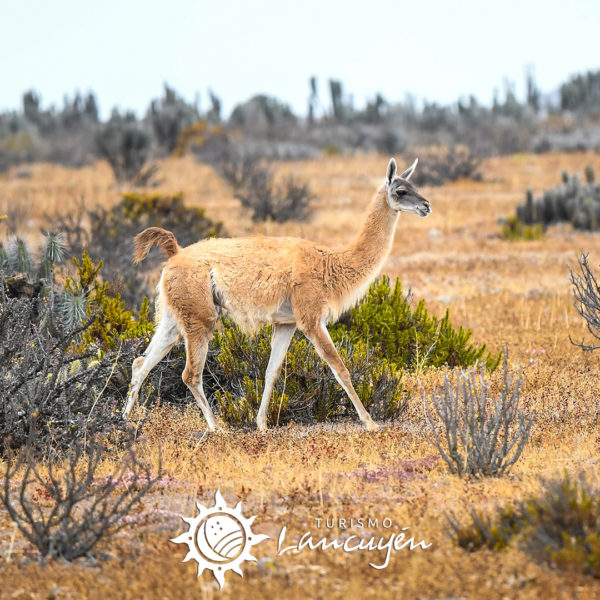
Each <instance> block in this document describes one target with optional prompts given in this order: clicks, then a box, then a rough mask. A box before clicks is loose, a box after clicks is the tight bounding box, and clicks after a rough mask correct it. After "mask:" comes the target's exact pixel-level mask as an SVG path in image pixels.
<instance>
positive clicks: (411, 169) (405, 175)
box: [400, 158, 419, 179]
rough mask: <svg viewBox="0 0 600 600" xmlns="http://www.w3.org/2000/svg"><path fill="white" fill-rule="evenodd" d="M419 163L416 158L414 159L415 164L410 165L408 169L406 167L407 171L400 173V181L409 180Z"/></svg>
mask: <svg viewBox="0 0 600 600" xmlns="http://www.w3.org/2000/svg"><path fill="white" fill-rule="evenodd" d="M418 162H419V159H418V158H415V162H414V163H413V164H412V165H410V167H408V169H406V171H404V173H402V175H400V177H401V178H402V179H410V176H411V175H412V174H413V173H414V172H415V169H416V168H417V163H418Z"/></svg>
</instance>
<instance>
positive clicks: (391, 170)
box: [385, 158, 397, 184]
mask: <svg viewBox="0 0 600 600" xmlns="http://www.w3.org/2000/svg"><path fill="white" fill-rule="evenodd" d="M396 169H397V167H396V161H395V160H394V159H393V158H390V162H389V163H388V168H387V173H386V175H385V180H386V182H387V183H388V184H390V183H392V180H393V179H394V175H395V174H396Z"/></svg>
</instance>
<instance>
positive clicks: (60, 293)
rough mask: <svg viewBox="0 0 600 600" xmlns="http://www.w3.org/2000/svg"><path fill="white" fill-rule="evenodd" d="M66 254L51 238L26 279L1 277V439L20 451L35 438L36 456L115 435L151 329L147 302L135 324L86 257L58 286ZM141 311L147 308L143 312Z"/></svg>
mask: <svg viewBox="0 0 600 600" xmlns="http://www.w3.org/2000/svg"><path fill="white" fill-rule="evenodd" d="M62 252H63V250H62V249H61V248H60V247H59V248H57V247H56V239H54V238H52V236H50V237H49V239H48V242H47V244H46V250H45V252H44V253H43V254H42V257H41V260H40V261H39V264H38V265H33V266H30V271H31V273H35V274H36V275H28V274H27V273H20V274H19V275H20V277H19V278H16V277H15V275H13V274H11V273H10V271H9V272H5V273H3V274H0V364H2V366H3V369H2V372H1V375H0V439H1V440H2V441H3V446H6V447H9V448H20V447H22V446H23V445H25V444H26V443H27V440H28V439H30V437H31V436H32V433H34V432H35V433H36V435H35V440H36V443H38V444H39V448H38V450H40V451H49V450H51V449H54V450H56V449H58V448H63V449H64V448H68V447H69V446H70V445H71V443H72V442H73V441H74V440H75V439H79V438H81V437H82V436H85V435H86V432H87V430H88V428H89V427H94V428H95V429H96V430H97V431H109V430H113V429H116V430H119V429H120V428H121V424H122V420H121V419H120V418H119V410H120V408H121V404H122V403H123V402H124V398H125V397H126V394H127V390H128V383H129V377H130V372H129V367H130V364H131V361H132V360H133V358H134V356H137V355H138V353H139V352H140V349H141V347H142V346H143V344H144V343H145V341H147V338H141V339H140V338H139V336H140V335H143V334H145V333H147V332H150V331H151V329H152V323H151V322H149V321H148V319H147V301H145V303H143V305H142V310H141V311H140V312H141V317H140V319H134V318H133V316H132V313H131V312H130V311H127V310H126V309H125V307H124V305H123V303H122V302H121V301H120V299H119V297H118V295H117V296H115V295H113V294H112V293H111V292H110V291H109V289H108V285H107V283H108V282H106V283H105V284H98V282H97V279H96V278H97V276H98V273H99V271H100V266H101V265H94V264H93V263H92V262H91V261H90V260H89V257H87V256H84V257H83V259H82V261H81V262H80V263H77V267H78V268H77V270H76V271H75V274H74V275H72V276H70V277H67V279H66V280H65V281H64V283H61V282H59V281H57V280H56V275H55V268H54V265H55V263H56V262H59V261H60V259H61V255H62ZM144 306H145V308H144Z"/></svg>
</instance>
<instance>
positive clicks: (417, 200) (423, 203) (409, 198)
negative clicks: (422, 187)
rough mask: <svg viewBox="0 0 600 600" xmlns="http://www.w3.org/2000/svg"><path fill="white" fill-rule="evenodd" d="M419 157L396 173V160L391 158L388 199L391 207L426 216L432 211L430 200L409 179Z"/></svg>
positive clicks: (386, 181) (387, 178)
mask: <svg viewBox="0 0 600 600" xmlns="http://www.w3.org/2000/svg"><path fill="white" fill-rule="evenodd" d="M418 162H419V159H418V158H416V159H415V162H414V163H413V164H412V165H410V167H408V169H406V171H404V173H402V175H396V169H397V167H396V161H395V160H394V159H393V158H390V162H389V164H388V168H387V174H386V176H385V189H386V191H387V201H388V204H389V205H390V207H391V208H393V209H394V210H397V211H402V212H409V213H415V214H417V215H419V216H420V217H426V216H427V215H428V214H429V213H430V212H431V205H430V204H429V200H426V199H425V198H423V196H421V194H419V192H418V191H417V188H416V187H415V186H414V185H413V184H412V183H411V182H410V181H409V179H410V176H411V175H412V174H413V173H414V171H415V169H416V168H417V163H418Z"/></svg>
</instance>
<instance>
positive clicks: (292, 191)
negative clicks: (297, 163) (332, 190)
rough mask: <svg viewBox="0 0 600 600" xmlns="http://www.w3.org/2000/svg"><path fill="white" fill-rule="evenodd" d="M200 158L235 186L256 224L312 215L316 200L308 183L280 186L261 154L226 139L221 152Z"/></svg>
mask: <svg viewBox="0 0 600 600" xmlns="http://www.w3.org/2000/svg"><path fill="white" fill-rule="evenodd" d="M197 156H198V158H199V159H200V160H204V161H205V162H209V164H211V165H212V166H213V167H214V168H215V170H216V171H217V172H218V173H219V174H220V175H221V177H222V178H223V179H224V180H225V181H227V183H229V185H231V187H233V190H234V193H235V197H236V198H237V199H238V200H239V201H240V202H241V203H242V206H244V207H245V208H248V209H250V211H251V214H252V220H253V221H268V220H270V221H275V222H277V223H283V222H285V221H292V220H294V221H304V220H306V219H308V218H309V216H310V214H311V207H310V204H311V202H312V201H313V199H314V195H313V194H312V192H311V190H310V188H309V186H308V184H306V183H304V182H302V181H298V180H297V179H296V178H294V177H292V176H290V177H287V178H286V179H284V180H283V181H282V182H281V183H279V184H276V183H275V181H274V176H273V172H272V169H271V168H269V166H268V165H267V164H265V163H264V161H263V160H262V159H261V157H260V155H259V154H258V153H257V152H255V151H251V150H248V149H240V148H237V147H236V146H235V144H234V143H233V142H232V141H231V140H223V141H222V142H221V143H220V144H219V147H218V152H213V153H211V154H210V155H208V154H206V153H202V154H199V153H198V152H197Z"/></svg>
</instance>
